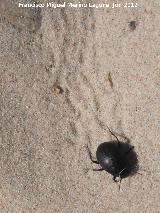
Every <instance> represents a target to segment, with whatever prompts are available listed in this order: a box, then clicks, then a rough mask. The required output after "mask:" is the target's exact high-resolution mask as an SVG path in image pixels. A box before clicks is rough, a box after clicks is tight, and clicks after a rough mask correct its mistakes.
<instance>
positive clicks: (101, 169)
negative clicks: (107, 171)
mask: <svg viewBox="0 0 160 213" xmlns="http://www.w3.org/2000/svg"><path fill="white" fill-rule="evenodd" d="M103 170H104V169H103V168H99V169H93V171H103Z"/></svg>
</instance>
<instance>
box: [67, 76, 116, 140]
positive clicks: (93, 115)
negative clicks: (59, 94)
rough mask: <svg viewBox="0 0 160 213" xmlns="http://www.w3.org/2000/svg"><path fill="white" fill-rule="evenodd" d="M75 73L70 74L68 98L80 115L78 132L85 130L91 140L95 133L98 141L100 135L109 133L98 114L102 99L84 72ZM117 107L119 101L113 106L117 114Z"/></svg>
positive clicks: (77, 124) (87, 137) (68, 78)
mask: <svg viewBox="0 0 160 213" xmlns="http://www.w3.org/2000/svg"><path fill="white" fill-rule="evenodd" d="M75 75H76V74H71V76H68V77H67V78H66V82H67V84H68V88H69V89H68V95H67V99H68V100H69V102H70V104H71V105H72V107H73V108H74V110H75V112H76V114H77V115H78V116H77V118H78V119H77V122H76V124H75V126H78V127H80V128H78V129H77V130H76V132H81V131H83V132H85V134H86V139H87V140H89V141H90V140H92V137H93V135H94V137H95V136H96V137H95V138H94V139H95V140H96V141H98V140H99V138H100V135H104V134H107V131H106V126H105V124H104V122H103V121H101V120H100V119H99V116H98V114H99V110H100V107H101V103H100V99H99V98H98V97H97V96H98V95H97V94H96V92H95V89H94V86H93V85H92V83H91V81H90V80H89V79H88V78H87V77H86V76H85V75H84V74H83V73H82V72H80V73H79V74H78V75H76V76H75ZM73 79H74V80H73ZM96 89H97V88H96ZM117 107H118V103H117V104H116V103H115V104H114V106H113V113H114V114H116V108H117Z"/></svg>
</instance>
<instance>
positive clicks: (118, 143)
mask: <svg viewBox="0 0 160 213" xmlns="http://www.w3.org/2000/svg"><path fill="white" fill-rule="evenodd" d="M107 128H108V130H109V131H110V133H111V135H113V136H114V137H115V138H116V139H117V142H118V146H119V147H120V141H119V139H118V137H117V136H116V135H115V134H114V133H113V132H112V131H111V130H110V128H109V127H108V126H107Z"/></svg>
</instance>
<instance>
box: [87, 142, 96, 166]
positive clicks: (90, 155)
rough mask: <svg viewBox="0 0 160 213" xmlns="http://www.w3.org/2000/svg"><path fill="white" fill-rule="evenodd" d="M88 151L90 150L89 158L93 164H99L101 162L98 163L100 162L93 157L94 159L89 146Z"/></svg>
mask: <svg viewBox="0 0 160 213" xmlns="http://www.w3.org/2000/svg"><path fill="white" fill-rule="evenodd" d="M87 150H88V154H89V158H90V159H91V161H92V163H96V164H99V162H98V161H96V160H93V157H92V154H91V151H90V149H89V147H88V146H87Z"/></svg>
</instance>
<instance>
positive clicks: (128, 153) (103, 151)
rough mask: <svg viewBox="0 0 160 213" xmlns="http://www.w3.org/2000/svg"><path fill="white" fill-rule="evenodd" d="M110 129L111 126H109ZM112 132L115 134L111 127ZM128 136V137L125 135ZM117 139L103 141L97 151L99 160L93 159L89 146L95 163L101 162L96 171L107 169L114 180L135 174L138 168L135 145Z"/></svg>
mask: <svg viewBox="0 0 160 213" xmlns="http://www.w3.org/2000/svg"><path fill="white" fill-rule="evenodd" d="M108 129H109V128H108ZM109 131H110V133H111V134H112V135H113V136H115V137H116V135H114V134H113V133H112V132H111V130H110V129H109ZM125 138H126V137H125ZM116 139H117V141H116V140H113V141H109V142H104V143H101V144H100V145H99V146H98V148H97V151H96V157H97V161H96V160H93V158H92V155H91V151H90V150H89V148H88V152H89V156H90V159H91V161H92V162H93V163H96V164H100V166H101V168H99V169H93V170H94V171H103V170H105V171H107V172H108V173H110V174H111V175H113V180H114V181H115V182H118V181H120V182H121V180H122V179H123V178H126V177H128V176H130V175H134V174H135V173H136V172H137V170H138V159H137V154H136V153H135V151H134V147H133V146H131V145H130V144H129V142H130V141H129V139H127V142H126V143H124V142H121V141H119V140H118V138H117V137H116Z"/></svg>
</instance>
